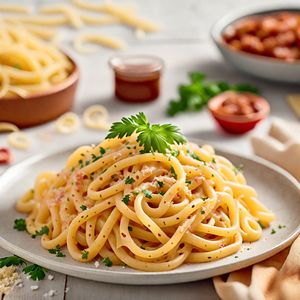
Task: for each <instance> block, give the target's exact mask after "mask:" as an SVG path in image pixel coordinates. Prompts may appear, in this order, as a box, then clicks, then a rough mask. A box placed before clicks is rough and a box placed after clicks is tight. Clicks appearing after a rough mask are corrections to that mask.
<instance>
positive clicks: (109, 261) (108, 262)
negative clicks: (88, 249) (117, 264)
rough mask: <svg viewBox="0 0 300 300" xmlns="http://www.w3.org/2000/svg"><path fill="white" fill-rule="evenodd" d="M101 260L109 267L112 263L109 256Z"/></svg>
mask: <svg viewBox="0 0 300 300" xmlns="http://www.w3.org/2000/svg"><path fill="white" fill-rule="evenodd" d="M102 262H103V263H104V264H105V266H106V267H111V266H112V265H113V263H112V261H111V260H110V258H109V257H105V258H103V259H102Z"/></svg>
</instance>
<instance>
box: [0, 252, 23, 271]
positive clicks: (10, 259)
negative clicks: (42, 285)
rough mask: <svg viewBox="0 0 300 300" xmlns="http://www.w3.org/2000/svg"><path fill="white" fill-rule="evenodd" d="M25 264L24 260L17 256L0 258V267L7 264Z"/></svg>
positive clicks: (7, 265)
mask: <svg viewBox="0 0 300 300" xmlns="http://www.w3.org/2000/svg"><path fill="white" fill-rule="evenodd" d="M23 264H26V262H25V261H24V260H23V259H22V258H21V257H19V256H16V255H13V256H7V257H2V258H0V268H2V267H9V266H19V265H23Z"/></svg>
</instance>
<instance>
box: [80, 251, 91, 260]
mask: <svg viewBox="0 0 300 300" xmlns="http://www.w3.org/2000/svg"><path fill="white" fill-rule="evenodd" d="M88 257H89V252H88V251H86V250H83V251H82V255H81V258H82V259H88Z"/></svg>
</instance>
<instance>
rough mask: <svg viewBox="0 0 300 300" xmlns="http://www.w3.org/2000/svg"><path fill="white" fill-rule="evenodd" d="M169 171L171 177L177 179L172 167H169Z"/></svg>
mask: <svg viewBox="0 0 300 300" xmlns="http://www.w3.org/2000/svg"><path fill="white" fill-rule="evenodd" d="M170 172H171V174H172V177H174V178H175V179H177V174H176V172H175V170H174V168H173V167H171V169H170Z"/></svg>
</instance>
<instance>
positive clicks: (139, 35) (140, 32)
mask: <svg viewBox="0 0 300 300" xmlns="http://www.w3.org/2000/svg"><path fill="white" fill-rule="evenodd" d="M135 37H136V38H137V39H138V40H144V39H145V38H146V33H145V31H144V30H142V29H140V28H137V29H136V30H135Z"/></svg>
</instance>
